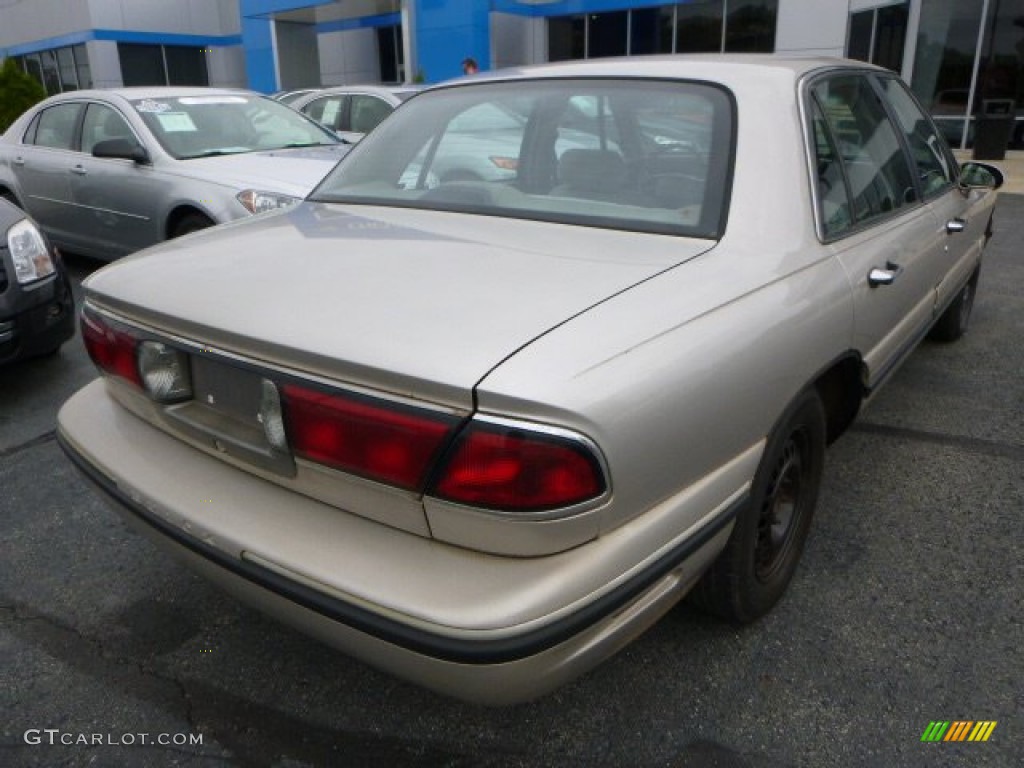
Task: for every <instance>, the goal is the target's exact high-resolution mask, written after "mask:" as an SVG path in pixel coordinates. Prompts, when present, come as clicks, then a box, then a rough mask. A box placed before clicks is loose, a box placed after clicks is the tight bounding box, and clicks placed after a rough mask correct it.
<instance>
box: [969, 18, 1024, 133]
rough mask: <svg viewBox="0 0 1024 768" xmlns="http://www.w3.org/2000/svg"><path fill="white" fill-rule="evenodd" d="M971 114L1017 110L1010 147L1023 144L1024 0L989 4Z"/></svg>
mask: <svg viewBox="0 0 1024 768" xmlns="http://www.w3.org/2000/svg"><path fill="white" fill-rule="evenodd" d="M983 32H984V38H983V42H982V47H981V58H980V60H979V62H978V75H977V82H976V84H975V98H974V104H973V109H972V111H971V113H972V115H973V116H974V117H975V118H977V117H978V115H979V114H998V113H1001V112H1006V113H1014V112H1015V118H1016V119H1015V120H1014V124H1013V127H1012V130H1011V132H1010V146H1011V147H1013V148H1015V149H1020V148H1021V147H1022V145H1024V0H998V2H992V1H991V0H990V2H989V5H988V17H987V18H986V19H985V23H984V25H983Z"/></svg>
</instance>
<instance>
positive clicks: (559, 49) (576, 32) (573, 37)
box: [548, 16, 587, 61]
mask: <svg viewBox="0 0 1024 768" xmlns="http://www.w3.org/2000/svg"><path fill="white" fill-rule="evenodd" d="M586 25H587V17H586V16H558V17H555V18H552V19H548V61H569V60H570V59H585V58H586V57H587V49H586Z"/></svg>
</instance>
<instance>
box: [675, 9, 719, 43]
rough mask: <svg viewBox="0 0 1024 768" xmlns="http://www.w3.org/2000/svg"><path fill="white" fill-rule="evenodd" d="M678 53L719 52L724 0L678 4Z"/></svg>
mask: <svg viewBox="0 0 1024 768" xmlns="http://www.w3.org/2000/svg"><path fill="white" fill-rule="evenodd" d="M675 11H676V48H675V50H676V53H718V52H720V51H721V50H722V42H723V38H722V27H723V24H724V20H725V14H724V3H723V0H697V2H694V3H687V4H686V5H678V6H676V9H675Z"/></svg>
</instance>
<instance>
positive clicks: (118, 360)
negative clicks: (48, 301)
mask: <svg viewBox="0 0 1024 768" xmlns="http://www.w3.org/2000/svg"><path fill="white" fill-rule="evenodd" d="M81 325H82V341H83V342H85V349H86V351H87V352H88V353H89V357H91V358H92V361H93V362H94V363H95V364H96V366H97V367H98V368H99V369H100V370H101V371H105V372H106V373H109V374H112V375H113V376H117V377H118V378H120V379H124V380H125V381H130V382H131V383H132V384H134V385H135V386H137V387H141V386H142V379H141V378H140V376H139V369H138V366H137V365H136V362H135V350H136V347H137V346H138V343H139V342H138V339H136V338H135V337H134V336H132V335H131V334H130V333H128V332H127V331H125V330H123V329H122V328H119V327H117V326H116V325H115V324H114V323H112V322H108V321H107V320H106V319H105V318H104V317H103V316H102V315H100V314H98V313H96V312H93V311H92V310H90V309H89V308H88V307H86V308H85V309H83V310H82V319H81Z"/></svg>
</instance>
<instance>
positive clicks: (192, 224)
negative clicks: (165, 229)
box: [171, 213, 213, 238]
mask: <svg viewBox="0 0 1024 768" xmlns="http://www.w3.org/2000/svg"><path fill="white" fill-rule="evenodd" d="M212 226H213V222H212V221H210V219H208V218H207V217H206V216H203V214H201V213H187V214H185V215H184V216H182V217H181V219H179V220H178V222H177V223H176V224H175V225H174V229H172V230H171V237H172V238H174V237H181V236H182V235H190V234H192V233H193V232H198V231H199V230H201V229H207V228H209V227H212Z"/></svg>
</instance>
